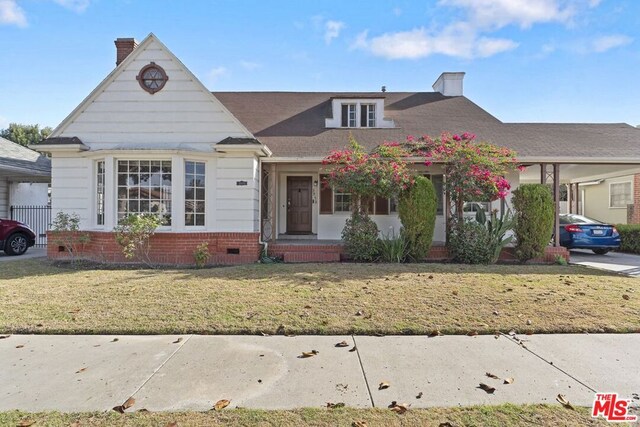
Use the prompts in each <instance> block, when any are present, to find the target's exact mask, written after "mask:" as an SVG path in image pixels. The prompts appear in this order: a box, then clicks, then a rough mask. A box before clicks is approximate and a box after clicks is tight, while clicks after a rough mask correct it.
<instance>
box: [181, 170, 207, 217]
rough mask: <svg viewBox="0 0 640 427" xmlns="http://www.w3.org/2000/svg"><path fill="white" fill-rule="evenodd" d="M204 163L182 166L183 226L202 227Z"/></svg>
mask: <svg viewBox="0 0 640 427" xmlns="http://www.w3.org/2000/svg"><path fill="white" fill-rule="evenodd" d="M204 220H205V163H204V162H191V161H187V162H185V164H184V225H186V226H204Z"/></svg>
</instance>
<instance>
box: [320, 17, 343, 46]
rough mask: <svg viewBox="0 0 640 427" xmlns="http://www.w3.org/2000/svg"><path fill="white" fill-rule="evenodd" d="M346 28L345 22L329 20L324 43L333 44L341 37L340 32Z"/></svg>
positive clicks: (326, 24) (325, 25)
mask: <svg viewBox="0 0 640 427" xmlns="http://www.w3.org/2000/svg"><path fill="white" fill-rule="evenodd" d="M344 27H345V25H344V22H341V21H332V20H329V21H327V22H325V24H324V28H325V31H324V42H325V43H326V44H331V41H332V40H333V39H335V38H337V37H338V36H340V31H342V29H343V28H344Z"/></svg>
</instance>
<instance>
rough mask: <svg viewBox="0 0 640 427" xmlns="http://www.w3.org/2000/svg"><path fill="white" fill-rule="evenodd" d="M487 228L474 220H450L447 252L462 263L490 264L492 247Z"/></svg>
mask: <svg viewBox="0 0 640 427" xmlns="http://www.w3.org/2000/svg"><path fill="white" fill-rule="evenodd" d="M492 243H493V242H492V239H491V234H490V233H489V230H487V228H486V227H485V226H484V225H482V224H479V223H477V222H476V221H470V220H463V221H456V220H454V221H452V223H451V226H450V228H449V242H448V248H449V254H450V255H451V257H452V258H453V260H454V261H456V262H461V263H463V264H490V263H491V262H492V261H493V258H494V253H495V251H494V248H493V247H492Z"/></svg>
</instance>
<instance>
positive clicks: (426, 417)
mask: <svg viewBox="0 0 640 427" xmlns="http://www.w3.org/2000/svg"><path fill="white" fill-rule="evenodd" d="M23 420H24V421H35V424H34V426H39V425H43V426H52V427H53V426H65V427H66V426H70V425H73V424H72V423H74V422H75V423H78V424H76V425H79V426H83V427H84V426H170V425H178V426H194V427H197V426H221V425H224V426H252V427H253V426H278V427H300V426H318V427H325V426H351V425H352V423H353V422H354V421H364V422H365V423H366V424H365V425H366V426H367V427H375V426H384V427H393V426H440V425H445V426H446V425H447V424H443V423H447V422H448V423H450V424H449V425H451V426H456V427H457V426H488V427H491V426H495V427H503V426H506V427H509V426H529V427H530V426H532V425H538V426H584V425H601V426H604V425H607V423H606V422H605V421H604V420H602V419H599V420H593V419H592V418H590V416H589V410H588V409H587V408H576V409H575V410H569V409H565V408H563V407H561V406H547V405H512V404H505V405H500V406H473V407H465V408H432V409H416V410H411V409H410V410H409V411H407V412H406V413H404V414H402V415H397V414H395V413H393V412H391V411H390V410H388V409H352V408H341V409H331V410H328V409H308V408H307V409H296V410H291V411H263V410H249V409H233V410H223V411H221V412H175V413H168V412H159V413H131V414H124V415H121V414H117V413H115V412H107V413H105V412H102V413H97V412H96V413H78V414H61V413H58V412H44V413H37V414H29V413H24V412H18V411H12V412H0V425H2V426H16V425H18V423H20V422H21V421H23ZM172 423H176V424H172Z"/></svg>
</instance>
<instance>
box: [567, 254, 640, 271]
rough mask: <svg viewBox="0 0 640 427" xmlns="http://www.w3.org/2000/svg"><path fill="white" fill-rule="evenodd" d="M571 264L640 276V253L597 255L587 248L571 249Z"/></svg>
mask: <svg viewBox="0 0 640 427" xmlns="http://www.w3.org/2000/svg"><path fill="white" fill-rule="evenodd" d="M571 264H577V265H584V266H586V267H593V268H597V269H600V270H607V271H613V272H615V273H621V274H626V275H628V276H632V277H639V278H640V255H633V254H625V253H622V252H609V253H608V254H605V255H596V254H594V253H593V252H592V251H589V250H585V249H572V250H571Z"/></svg>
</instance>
